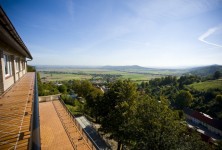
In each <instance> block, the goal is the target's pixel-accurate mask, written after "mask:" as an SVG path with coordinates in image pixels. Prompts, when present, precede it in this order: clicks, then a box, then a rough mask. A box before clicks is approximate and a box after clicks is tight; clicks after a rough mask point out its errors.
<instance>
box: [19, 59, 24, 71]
mask: <svg viewBox="0 0 222 150" xmlns="http://www.w3.org/2000/svg"><path fill="white" fill-rule="evenodd" d="M19 66H20V71H22V67H23V66H22V60H20V61H19Z"/></svg>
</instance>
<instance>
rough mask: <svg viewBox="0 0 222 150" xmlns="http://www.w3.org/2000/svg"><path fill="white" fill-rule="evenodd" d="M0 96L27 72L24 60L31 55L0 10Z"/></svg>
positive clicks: (0, 9) (30, 57)
mask: <svg viewBox="0 0 222 150" xmlns="http://www.w3.org/2000/svg"><path fill="white" fill-rule="evenodd" d="M0 15H1V16H0V19H1V20H0V35H1V36H0V57H1V60H0V94H2V93H4V92H5V91H6V90H7V89H8V88H9V87H11V86H12V85H13V84H14V83H15V82H16V81H18V80H19V79H20V78H21V77H22V76H23V75H24V74H25V73H26V72H27V63H26V58H28V59H32V55H31V54H30V52H29V50H28V49H27V47H26V46H25V44H24V43H23V41H22V39H21V38H20V36H19V35H18V33H17V32H16V30H15V28H14V26H13V25H12V23H11V21H10V20H9V19H8V17H7V16H6V14H5V12H4V11H3V9H2V8H0Z"/></svg>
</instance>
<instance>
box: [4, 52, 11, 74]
mask: <svg viewBox="0 0 222 150" xmlns="http://www.w3.org/2000/svg"><path fill="white" fill-rule="evenodd" d="M4 62H5V76H10V75H12V69H11V68H12V64H11V58H10V56H8V55H5V54H4Z"/></svg>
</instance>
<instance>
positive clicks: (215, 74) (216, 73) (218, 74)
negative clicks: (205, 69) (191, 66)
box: [213, 71, 221, 79]
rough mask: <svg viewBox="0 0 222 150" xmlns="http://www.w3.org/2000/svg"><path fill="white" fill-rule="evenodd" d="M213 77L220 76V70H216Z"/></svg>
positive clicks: (217, 77)
mask: <svg viewBox="0 0 222 150" xmlns="http://www.w3.org/2000/svg"><path fill="white" fill-rule="evenodd" d="M213 77H214V79H219V78H220V77H221V73H220V71H216V72H215V73H214V76H213Z"/></svg>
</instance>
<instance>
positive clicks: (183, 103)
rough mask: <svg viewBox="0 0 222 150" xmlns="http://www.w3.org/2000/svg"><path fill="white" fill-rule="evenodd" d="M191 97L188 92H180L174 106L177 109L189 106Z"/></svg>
mask: <svg viewBox="0 0 222 150" xmlns="http://www.w3.org/2000/svg"><path fill="white" fill-rule="evenodd" d="M192 100H193V96H192V94H191V93H190V92H189V91H184V90H181V91H180V92H179V94H178V95H177V96H176V100H175V104H176V106H177V107H178V108H180V109H183V108H184V107H188V106H190V105H191V102H192Z"/></svg>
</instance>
